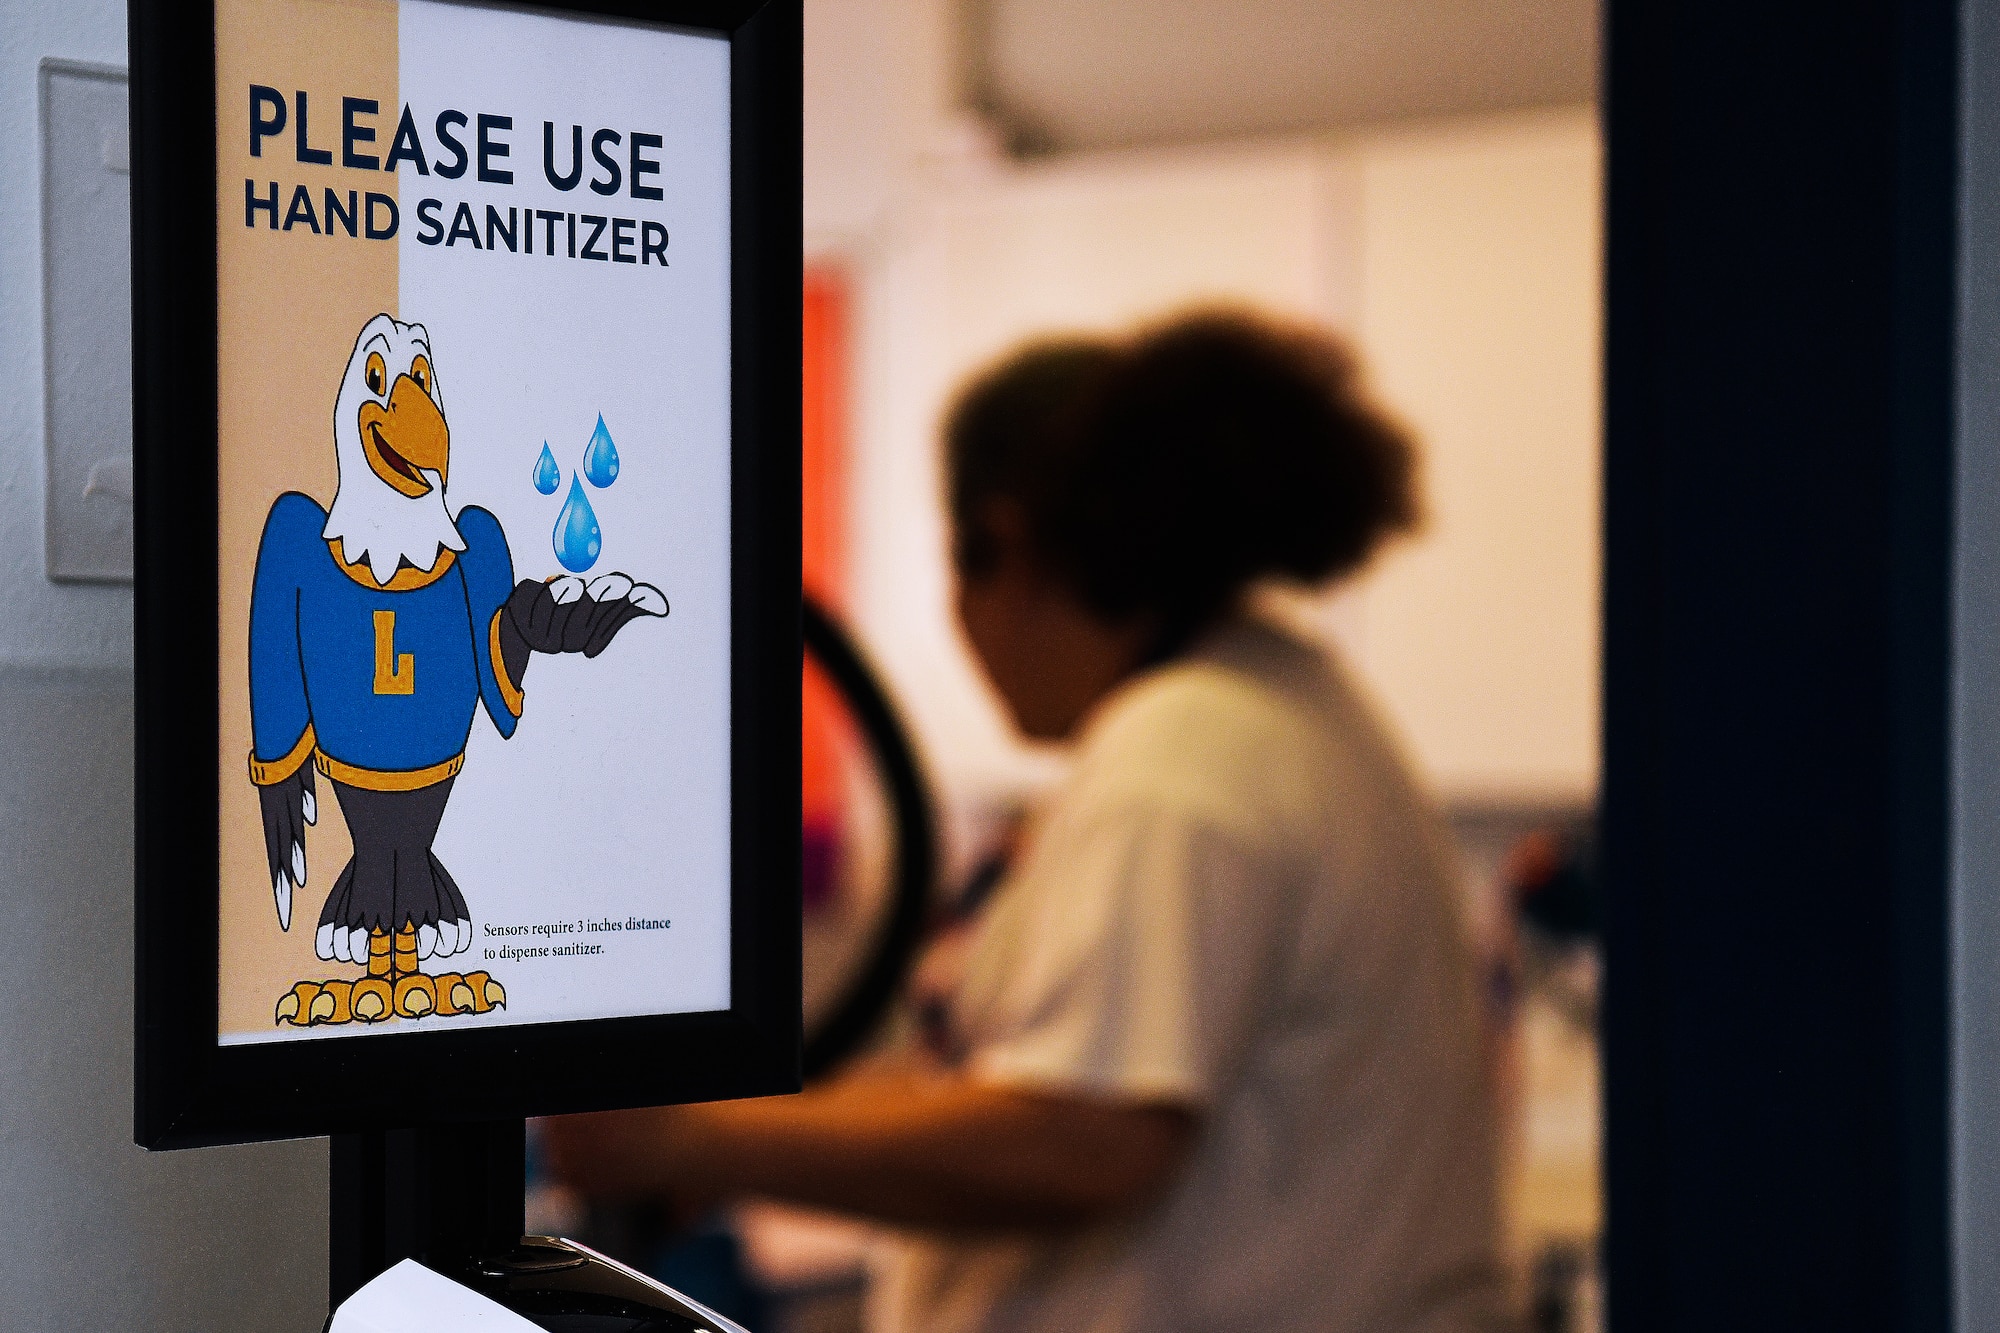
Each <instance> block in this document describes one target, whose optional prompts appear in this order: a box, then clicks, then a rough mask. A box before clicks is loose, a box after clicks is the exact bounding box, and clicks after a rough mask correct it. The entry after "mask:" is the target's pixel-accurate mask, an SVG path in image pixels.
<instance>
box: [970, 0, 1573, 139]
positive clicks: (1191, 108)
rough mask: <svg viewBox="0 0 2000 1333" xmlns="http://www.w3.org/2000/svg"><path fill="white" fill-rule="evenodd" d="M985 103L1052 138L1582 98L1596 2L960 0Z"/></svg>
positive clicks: (1258, 128) (1344, 121)
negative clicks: (964, 5)
mask: <svg viewBox="0 0 2000 1333" xmlns="http://www.w3.org/2000/svg"><path fill="white" fill-rule="evenodd" d="M968 3H969V4H970V5H971V6H972V9H971V10H970V11H969V12H970V14H971V18H972V22H971V25H970V26H971V32H970V33H969V38H970V40H971V42H972V43H973V44H974V45H975V48H976V54H975V63H976V64H977V65H978V66H979V67H980V73H981V76H982V79H983V82H984V83H985V84H986V91H987V94H988V96H989V98H990V99H991V100H992V101H994V102H996V103H997V109H998V110H999V111H1000V112H1001V114H1002V115H1003V116H1004V117H1005V118H1006V119H1008V120H1009V121H1011V122H1013V123H1014V124H1015V125H1016V126H1017V127H1018V128H1020V129H1022V130H1025V131H1027V132H1028V133H1029V135H1030V136H1031V137H1033V138H1036V139H1039V140H1042V141H1043V142H1045V143H1046V144H1047V145H1048V146H1050V147H1056V148H1094V147H1112V146H1119V145H1130V144H1154V143H1168V142H1186V141H1189V140H1200V139H1216V138H1228V137H1236V136H1243V135H1258V134H1275V133H1286V132H1299V131H1310V130H1319V129H1331V128H1338V127H1341V126H1348V125H1360V124H1369V123H1374V122H1380V121H1387V120H1400V119H1407V118H1413V117H1423V116H1441V115H1458V114H1466V113H1472V112H1480V111H1498V110H1504V109H1509V108H1515V107H1530V106H1553V105H1561V104H1574V103H1579V102H1588V101H1591V100H1593V99H1594V97H1595V95H1596V86H1597V7H1596V3H1595V0H1514V2H1513V3H1509V2H1508V0H968Z"/></svg>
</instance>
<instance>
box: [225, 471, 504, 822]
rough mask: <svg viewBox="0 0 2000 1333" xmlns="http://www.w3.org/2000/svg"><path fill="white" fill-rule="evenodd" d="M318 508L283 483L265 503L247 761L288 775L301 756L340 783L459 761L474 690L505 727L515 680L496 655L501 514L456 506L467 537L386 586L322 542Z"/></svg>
mask: <svg viewBox="0 0 2000 1333" xmlns="http://www.w3.org/2000/svg"><path fill="white" fill-rule="evenodd" d="M325 527H326V511H325V510H324V509H321V508H320V507H319V504H318V503H317V502H316V501H314V500H313V499H312V498H311V497H310V496H305V495H300V494H297V493H296V492H288V493H286V494H284V495H281V496H279V497H278V499H277V502H276V503H274V504H273V505H272V506H271V513H270V516H269V517H268V518H267V519H266V520H265V521H264V537H263V541H262V543H261V544H260V545H259V547H258V549H257V574H256V580H255V583H254V585H253V587H252V589H251V594H250V722H251V735H252V748H251V753H250V774H251V778H252V780H254V781H256V782H258V783H260V784H268V783H272V782H278V781H281V780H283V779H284V778H286V777H289V776H291V774H292V773H294V772H295V771H297V769H298V767H299V765H300V764H301V763H303V762H304V761H305V759H306V758H307V757H308V756H316V762H317V763H318V765H319V768H320V771H321V772H323V773H325V774H327V775H328V776H329V777H331V778H333V779H335V780H336V781H339V782H344V783H346V784H348V785H349V786H358V787H367V788H370V789H373V790H380V791H407V790H412V789H414V788H417V787H423V786H429V785H430V784H432V783H435V782H442V781H443V780H444V779H446V778H448V777H451V776H452V775H453V774H455V773H457V772H458V769H459V765H460V764H461V763H463V761H464V757H465V741H466V737H467V736H468V735H470V733H471V730H472V717H473V713H474V711H475V710H476V709H477V707H478V705H479V703H480V702H482V701H483V702H484V703H485V705H486V713H487V716H488V717H490V718H492V719H493V725H494V726H495V727H496V728H498V729H499V732H500V734H501V735H502V736H511V735H513V734H514V724H515V721H516V720H517V719H518V718H519V717H520V713H521V692H520V690H519V689H518V688H517V687H516V683H515V682H513V681H510V680H509V679H508V678H507V674H506V666H505V664H504V663H503V662H501V661H500V648H499V643H500V639H499V616H500V608H501V606H502V605H503V604H504V603H505V602H506V600H507V595H508V594H509V593H510V592H512V591H513V587H514V562H513V558H512V556H511V555H510V554H509V552H508V550H507V537H506V534H505V533H503V532H502V531H501V530H500V523H499V520H498V519H496V518H494V517H493V515H491V514H489V513H488V512H486V511H485V510H484V509H479V508H475V507H468V508H466V509H464V510H461V511H460V513H459V515H458V532H459V535H460V536H461V537H462V538H464V540H465V550H464V551H462V552H457V553H454V552H452V551H448V550H447V551H441V552H440V553H439V555H438V564H437V565H436V566H435V567H434V568H432V569H431V570H429V571H423V570H417V569H413V568H411V567H409V566H407V565H406V566H404V567H403V568H402V569H399V570H398V571H397V572H396V577H395V578H393V579H392V580H390V582H389V585H388V586H387V587H386V588H385V587H381V586H378V585H377V584H376V583H375V581H374V579H373V578H372V577H370V575H369V573H368V570H367V566H366V565H365V564H363V565H359V566H347V565H345V564H344V563H343V561H342V559H341V558H340V557H341V555H342V554H344V553H342V552H340V551H339V550H338V546H339V543H338V542H337V541H336V542H329V541H327V540H326V539H325V538H324V537H323V536H322V535H321V533H322V532H323V531H324V529H325Z"/></svg>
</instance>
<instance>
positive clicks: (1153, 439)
mask: <svg viewBox="0 0 2000 1333" xmlns="http://www.w3.org/2000/svg"><path fill="white" fill-rule="evenodd" d="M946 436H947V439H946V446H947V455H948V458H947V462H948V469H947V470H948V477H949V485H948V491H949V502H950V508H951V521H952V530H953V552H954V559H955V564H956V567H957V568H956V572H957V576H958V583H957V611H958V618H959V622H960V625H961V627H962V629H963V631H964V633H965V636H966V638H967V640H968V641H969V643H970V644H971V646H972V649H973V651H974V654H975V655H976V657H977V658H978V660H979V662H980V664H981V665H982V667H983V668H984V670H985V673H986V675H987V678H988V679H989V681H990V682H991V684H992V685H993V687H994V689H995V691H996V693H997V694H998V695H999V697H1000V699H1001V700H1002V702H1003V703H1004V704H1005V706H1006V709H1007V711H1008V713H1009V714H1010V716H1011V717H1012V720H1013V722H1014V724H1015V725H1016V726H1017V727H1018V728H1019V729H1020V730H1021V732H1022V733H1024V734H1025V735H1026V736H1028V737H1031V738H1034V739H1036V740H1041V741H1052V742H1064V743H1070V744H1073V745H1074V747H1075V764H1074V768H1073V771H1072V774H1071V776H1070V777H1069V778H1068V780H1067V781H1066V783H1065V784H1064V785H1063V787H1062V788H1061V790H1060V791H1059V793H1058V794H1057V795H1056V796H1055V798H1054V799H1053V800H1052V802H1051V803H1050V804H1049V806H1048V807H1047V808H1046V809H1045V810H1044V811H1043V812H1042V813H1041V814H1040V815H1039V817H1038V818H1037V820H1036V822H1035V823H1034V824H1033V826H1032V827H1030V828H1029V829H1028V831H1027V832H1026V834H1025V835H1024V840H1023V845H1022V848H1021V852H1020V855H1019V857H1018V858H1017V859H1016V861H1015V863H1014V865H1013V868H1012V869H1011V870H1010V872H1009V873H1008V875H1007V877H1006V879H1005V881H1004V882H1003V883H1002V884H1001V885H1000V886H999V887H998V888H997V890H996V891H995V892H994V894H993V896H992V900H991V902H990V904H989V905H988V907H987V908H986V910H985V912H984V915H983V920H982V921H981V922H980V923H979V926H978V930H977V934H976V937H975V939H974V940H973V942H972V944H971V947H970V950H969V956H968V957H967V958H966V960H965V963H964V969H963V979H962V981H961V982H960V983H959V985H958V988H957V991H956V994H955V995H954V996H953V998H952V1001H951V1004H950V1006H949V1014H948V1019H947V1021H948V1022H949V1023H950V1024H951V1026H952V1027H953V1028H954V1033H953V1039H952V1041H951V1042H950V1046H951V1048H952V1049H953V1050H954V1052H956V1055H957V1058H956V1059H955V1060H953V1061H951V1062H948V1063H946V1062H941V1063H938V1064H935V1065H934V1066H932V1067H929V1068H922V1069H913V1070H908V1071H897V1072H882V1071H879V1070H877V1071H873V1072H855V1073H851V1074H849V1075H847V1076H846V1077H843V1078H838V1079H836V1080H834V1081H833V1082H832V1083H830V1084H829V1085H827V1086H822V1087H817V1088H813V1089H809V1090H807V1091H806V1092H804V1093H802V1094H800V1095H798V1096H796V1097H789V1098H771V1099H763V1100H756V1101H744V1102H733V1103H719V1104H712V1105H705V1106H686V1107H671V1108H661V1109H655V1110H648V1111H634V1112H619V1113H611V1114H606V1115H599V1116H591V1117H575V1118H572V1119H569V1120H566V1121H558V1122H551V1123H550V1126H549V1142H550V1150H551V1152H552V1155H553V1156H554V1158H555V1160H556V1163H557V1165H558V1167H559V1169H560V1170H562V1171H563V1172H565V1173H566V1174H567V1175H568V1176H569V1177H570V1178H571V1179H572V1180H573V1181H575V1182H576V1183H577V1184H578V1185H579V1187H581V1188H583V1189H585V1190H586V1191H591V1192H597V1193H600V1194H606V1193H608V1194H623V1195H628V1196H629V1195H650V1196H655V1197H672V1198H677V1199H680V1200H682V1201H687V1202H693V1201H700V1200H710V1199H715V1198H719V1197H726V1196H728V1195H731V1194H754V1195H762V1196H769V1197H775V1198H780V1199H785V1200H790V1201H794V1202H799V1203H805V1204H810V1205H817V1206H821V1207H826V1208H832V1209H836V1210H844V1211H847V1212H851V1213H855V1214H860V1215H863V1216H867V1217H870V1218H874V1219H877V1220H879V1221H881V1222H884V1223H888V1224H890V1225H891V1226H893V1227H896V1228H898V1229H899V1232H900V1239H898V1240H897V1241H896V1242H895V1244H894V1246H893V1251H892V1253H893V1257H892V1258H890V1259H889V1260H888V1261H887V1262H886V1263H885V1265H884V1267H883V1270H882V1272H881V1273H880V1274H879V1275H878V1280H877V1282H876V1284H875V1289H874V1292H873V1296H872V1302H871V1324H872V1326H873V1327H874V1328H876V1329H878V1330H882V1331H883V1333H903V1331H905V1330H908V1331H911V1333H915V1331H917V1330H922V1331H923V1333H974V1331H975V1330H977V1331H980V1333H998V1331H1000V1330H1009V1331H1016V1330H1018V1331H1019V1333H1076V1331H1081V1330H1092V1331H1095V1333H1126V1331H1128V1330H1129V1331H1131V1333H1138V1331H1139V1330H1146V1331H1147V1333H1157V1331H1162V1330H1179V1329H1186V1330H1190V1331H1193V1330H1201V1331H1202V1333H1208V1331H1209V1330H1213V1329H1215V1328H1218V1327H1254V1328H1258V1329H1260V1330H1267V1331H1281V1330H1294V1329H1296V1330H1308V1329H1310V1330H1350V1329H1351V1330H1363V1329H1366V1330H1421V1331H1423V1333H1447V1331H1452V1333H1456V1331H1457V1330H1471V1329H1485V1328H1492V1327H1496V1326H1499V1325H1500V1324H1502V1323H1503V1322H1504V1316H1503V1295H1502V1289H1503V1282H1502V1276H1501V1272H1502V1270H1501V1261H1500V1257H1499V1253H1500V1239H1499V1219H1498V1203H1497V1193H1498V1190H1497V1172H1496V1165H1495V1143H1494V1138H1495V1130H1494V1125H1493V1105H1492V1100H1491V1096H1490V1092H1489V1086H1488V1081H1487V1078H1486V1071H1485V1069H1484V1057H1483V1055H1482V1031H1481V1019H1480V1012H1479V1000H1478V994H1477V992H1478V984H1479V982H1478V973H1477V966H1476V964H1475V962H1474V960H1473V957H1472V952H1471V949H1470V947H1469V944H1468V942H1467V938H1466V930H1465V927H1464V925H1463V923H1462V922H1461V919H1460V913H1459V896H1458V892H1457V889H1456V886H1455V883H1454V869H1453V864H1452V853H1451V851H1450V847H1449V840H1448V836H1447V834H1446V833H1445V831H1444V828H1443V825H1442V823H1441V821H1440V819H1439V817H1438V815H1437V814H1436V813H1435V811H1434V810H1433V809H1432V807H1431V806H1430V805H1429V804H1428V802H1427V801H1426V800H1425V798H1424V797H1423V796H1422V795H1421V794H1420V792H1419V790H1418V787H1417V785H1416V783H1415V782H1413V781H1412V779H1411V778H1410V776H1409V774H1408V772H1407V770H1406V768H1405V766H1404V764H1403V762H1402V760H1401V759H1400V757H1399V756H1398V754H1397V752H1396V749H1395V747H1394V746H1393V745H1392V744H1391V742H1390V740H1389V739H1388V738H1387V736H1386V735H1385V732H1384V730H1383V728H1382V726H1381V725H1380V724H1379V723H1378V721H1377V720H1376V718H1375V716H1374V714H1373V712H1372V710H1371V708H1370V707H1369V706H1368V704H1367V703H1366V702H1365V701H1364V700H1363V698H1362V697H1361V695H1360V693H1359V692H1358V691H1357V689H1356V688H1355V687H1354V685H1353V684H1352V683H1351V682H1350V680H1349V679H1348V677H1347V675H1346V673H1345V672H1344V671H1343V670H1342V668H1341V667H1340V666H1339V665H1338V663H1336V662H1334V661H1333V660H1331V659H1330V658H1329V657H1328V656H1327V655H1326V654H1325V653H1323V652H1322V651H1321V650H1320V649H1318V648H1316V647H1312V646H1309V645H1308V644H1306V643H1305V642H1303V641H1301V640H1299V639H1297V638H1294V637H1292V636H1291V635H1290V634H1289V633H1288V632H1286V631H1285V630H1283V629H1281V628H1279V627H1278V626H1277V625H1276V624H1275V623H1274V622H1272V621H1268V620H1266V619H1264V618H1261V617H1260V616H1259V615H1258V614H1257V613H1256V612H1255V611H1254V610H1253V609H1252V599H1251V597H1250V595H1249V594H1250V592H1251V590H1252V588H1253V586H1254V585H1256V584H1257V583H1259V582H1260V581H1262V580H1265V579H1268V578H1280V579H1290V580H1297V581H1303V582H1308V583H1321V582H1327V581H1331V580H1334V579H1337V578H1340V577H1342V576H1345V575H1348V574H1351V573H1352V572H1354V571H1355V570H1357V569H1359V568H1360V567H1361V566H1362V565H1363V564H1365V563H1366V561H1367V560H1368V558H1369V556H1370V555H1371V554H1372V553H1373V552H1374V551H1375V549H1376V548H1377V547H1378V546H1379V545H1380V543H1381V542H1382V541H1383V540H1385V539H1386V538H1388V537H1390V536H1392V535H1394V534H1397V533H1399V532H1401V531H1403V530H1406V529H1408V528H1409V527H1411V526H1412V525H1413V524H1414V523H1415V520H1416V517H1417V501H1416V496H1415V484H1414V471H1415V464H1414V456H1413V450H1412V447H1411V445H1410V443H1409V441H1408V439H1407V438H1406V436H1405V435H1404V434H1403V432H1402V431H1401V430H1400V429H1399V428H1398V427H1397V426H1396V425H1395V424H1394V423H1393V422H1391V421H1390V420H1389V419H1388V418H1387V416H1386V415H1385V414H1384V413H1382V412H1381V411H1380V410H1379V409H1378V408H1377V407H1375V406H1374V405H1373V404H1372V403H1371V402H1370V401H1369V400H1368V398H1367V397H1366V396H1365V395H1364V393H1363V391H1362V389H1361V386H1360V382H1359V378H1358V374H1357V371H1356V368H1355V366H1354V363H1353V361H1352V359H1351V358H1350V357H1349V356H1348V355H1347V353H1346V352H1345V351H1344V350H1343V349H1342V348H1341V347H1339V346H1338V345H1337V344H1335V343H1333V342H1332V341H1330V340H1329V339H1327V338H1324V337H1322V336H1319V335H1316V334H1313V333H1309V332H1306V331H1302V330H1296V329H1290V328H1284V327H1279V326H1276V325H1273V324H1269V323H1266V322H1263V321H1260V320H1258V319H1255V318H1252V317H1249V316H1244V315H1236V314H1228V313H1211V314H1198V315H1194V316H1189V317H1185V318H1183V319H1180V320H1177V321H1173V322H1170V323H1167V324H1165V325H1162V326H1159V327H1156V328H1153V329H1150V330H1146V331H1142V332H1140V333H1139V334H1138V335H1136V336H1134V337H1133V338H1131V339H1129V340H1123V341H1116V342H1114V341H1088V340H1077V341H1066V342H1052V343H1044V344H1039V345H1035V346H1031V347H1029V348H1028V349H1026V350H1024V351H1022V352H1020V353H1018V354H1016V355H1015V356H1014V357H1012V358H1011V359H1009V360H1008V361H1006V362H1005V363H1003V364H1002V365H1000V366H999V367H997V368H996V369H994V370H991V371H989V372H988V373H987V374H985V375H984V376H983V377H981V378H979V379H978V380H977V381H975V382H974V383H973V384H972V385H971V386H970V388H968V389H967V390H966V391H965V392H964V394H963V395H962V397H961V398H960V400H959V402H958V403H957V405H956V407H955V409H954V411H953V412H952V414H951V416H950V418H949V422H948V426H947V431H946Z"/></svg>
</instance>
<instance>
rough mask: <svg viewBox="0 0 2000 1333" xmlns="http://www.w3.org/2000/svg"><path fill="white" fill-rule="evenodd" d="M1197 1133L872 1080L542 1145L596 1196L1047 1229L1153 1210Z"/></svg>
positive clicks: (1147, 1115)
mask: <svg viewBox="0 0 2000 1333" xmlns="http://www.w3.org/2000/svg"><path fill="white" fill-rule="evenodd" d="M1195 1127H1196V1119H1195V1116H1194V1114H1193V1113H1192V1112H1190V1111H1188V1110H1186V1109H1183V1108H1180V1107H1175V1106H1166V1105H1147V1104H1135V1103H1129V1102H1117V1101H1099V1100H1093V1099H1089V1098H1084V1097H1078V1096H1071V1095H1063V1094H1046V1093H1029V1092H1022V1091H1017V1090H1014V1089H1010V1088H1004V1087H999V1086H995V1085H990V1084H980V1083H975V1082H971V1081H968V1080H965V1079H959V1078H952V1079H915V1078H897V1077H888V1076H882V1075H874V1076H863V1077H856V1078H851V1079H847V1080H843V1081H842V1082H840V1083H837V1084H834V1085H832V1086H829V1087H825V1088H820V1089H815V1090H813V1091H809V1092H805V1093H801V1094H800V1095H798V1096H795V1097H774V1098H765V1099H761V1100H756V1101H742V1102H716V1103H711V1104H708V1105H702V1106H683V1107H663V1108H658V1109H654V1110H645V1111H620V1112H609V1113H605V1114H602V1115H591V1116H570V1117H565V1118H563V1119H559V1120H551V1121H548V1122H546V1124H545V1127H544V1133H545V1142H546V1144H547V1147H548V1152H549V1155H550V1159H551V1162H552V1164H553V1166H554V1168H555V1171H556V1174H557V1175H558V1176H560V1177H561V1178H563V1179H564V1180H565V1181H567V1182H568V1183H570V1184H571V1185H573V1186H575V1187H576V1188H578V1189H580V1190H581V1191H583V1192H584V1193H585V1194H587V1195H590V1196H592V1197H597V1198H609V1197H619V1196H623V1197H627V1198H643V1197H647V1196H661V1195H665V1196H679V1197H683V1198H685V1197H688V1196H690V1195H692V1196H697V1197H700V1196H708V1197H715V1196H729V1195H737V1194H751V1195H759V1196H763V1197H767V1198H774V1199H783V1200H786V1201H789V1202H793V1203H801V1204H807V1205H812V1206H817V1207H822V1208H830V1209H835V1210H838V1211H842V1212H850V1213H856V1214H860V1215H862V1216H866V1217H870V1218H874V1219H876V1220H878V1221H883V1222H889V1223H897V1224H903V1225H911V1226H924V1227H938V1228H952V1229H1007V1230H1053V1229H1061V1228H1067V1227H1074V1226H1079V1225H1083V1224H1086V1223H1089V1222H1093V1221H1098V1220H1100V1219H1104V1218H1109V1217H1112V1216H1115V1215H1117V1214H1119V1213H1123V1212H1127V1211H1130V1210H1132V1209H1135V1208H1137V1207H1139V1206H1141V1205H1142V1204H1144V1203H1146V1202H1147V1201H1148V1200H1149V1199H1151V1198H1152V1197H1153V1196H1154V1195H1155V1194H1156V1193H1157V1192H1158V1191H1160V1190H1161V1189H1163V1188H1164V1187H1165V1185H1166V1183H1167V1181H1168V1180H1169V1178H1170V1177H1171V1175H1172V1174H1173V1172H1174V1170H1175V1168H1176V1167H1178V1166H1179V1165H1180V1163H1181V1161H1182V1159H1183V1158H1184V1157H1185V1155H1186V1153H1187V1150H1188V1147H1189V1145H1190V1144H1191V1143H1192V1141H1193V1138H1194V1131H1195Z"/></svg>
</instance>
